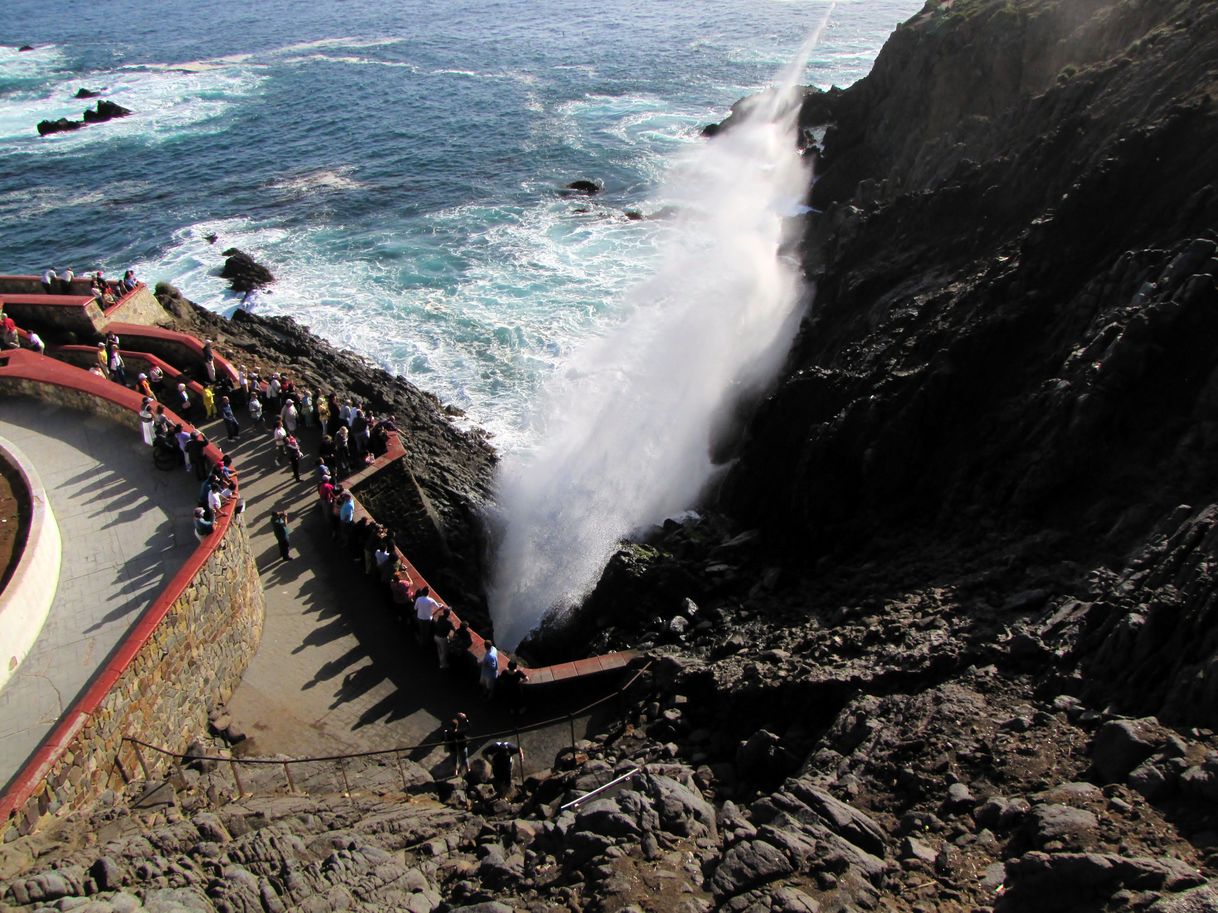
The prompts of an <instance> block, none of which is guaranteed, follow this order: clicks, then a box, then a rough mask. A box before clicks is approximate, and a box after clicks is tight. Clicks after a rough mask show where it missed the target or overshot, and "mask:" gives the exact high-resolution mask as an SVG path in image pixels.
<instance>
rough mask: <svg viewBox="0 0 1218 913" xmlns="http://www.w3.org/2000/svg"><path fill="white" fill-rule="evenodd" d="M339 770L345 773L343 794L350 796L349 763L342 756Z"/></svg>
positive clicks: (339, 760)
mask: <svg viewBox="0 0 1218 913" xmlns="http://www.w3.org/2000/svg"><path fill="white" fill-rule="evenodd" d="M338 772H339V773H340V774H342V775H343V795H344V796H347V797H348V798H350V796H351V784H350V783H348V782H347V765H346V764H345V763H344V761H343V759H342V758H339V759H338Z"/></svg>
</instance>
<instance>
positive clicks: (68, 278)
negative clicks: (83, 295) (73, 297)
mask: <svg viewBox="0 0 1218 913" xmlns="http://www.w3.org/2000/svg"><path fill="white" fill-rule="evenodd" d="M75 278H76V274H75V273H74V272H72V267H70V266H69V267H66V268H65V269H64V271H63V272H62V273H60V274H59V293H60V294H61V295H70V294H71V293H72V280H73V279H75Z"/></svg>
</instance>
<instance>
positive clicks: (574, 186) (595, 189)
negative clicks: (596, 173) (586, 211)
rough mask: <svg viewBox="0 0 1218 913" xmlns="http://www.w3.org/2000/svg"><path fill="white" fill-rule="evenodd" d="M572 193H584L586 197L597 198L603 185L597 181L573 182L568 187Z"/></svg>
mask: <svg viewBox="0 0 1218 913" xmlns="http://www.w3.org/2000/svg"><path fill="white" fill-rule="evenodd" d="M566 189H567V190H569V191H570V192H571V193H582V194H584V195H585V196H590V197H592V196H596V195H597V194H598V193H600V192H601V185H600V184H598V183H596V182H595V181H584V180H579V181H572V182H571V183H570V184H568V185H567V187H566Z"/></svg>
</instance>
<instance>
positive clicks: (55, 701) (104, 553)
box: [0, 397, 198, 783]
mask: <svg viewBox="0 0 1218 913" xmlns="http://www.w3.org/2000/svg"><path fill="white" fill-rule="evenodd" d="M0 435H3V436H4V437H6V438H8V439H9V440H10V441H12V442H13V443H14V444H15V445H16V446H17V448H18V449H19V450H21V451H22V452H23V453H24V454H25V455H26V457H27V458H28V459H29V460H30V462H31V463H33V465H34V467H35V468H36V470H37V471H38V474H39V476H40V477H41V479H42V484H43V485H44V486H45V487H46V490H47V493H48V498H49V500H50V502H51V509H52V510H53V511H54V513H55V519H56V521H57V522H58V523H59V530H60V535H61V537H62V539H63V560H62V564H61V567H60V572H59V587H58V589H57V590H56V593H55V601H54V603H53V604H52V606H51V612H50V615H49V616H48V617H47V621H46V624H45V626H44V627H43V629H42V632H41V634H40V635H39V637H38V640H37V641H36V642H35V644H34V647H33V649H32V650H31V652H30V654H29V655H28V656H27V657H26V659H25V661H24V662H22V664H21V665H20V666H19V667H18V669H17V672H16V673H15V674H14V675H13V677H12V678H11V679H10V680H9V682H8V684H7V685H6V686H5V687H4V689H3V690H0V783H5V782H7V781H8V780H9V778H10V777H11V776H12V775H13V774H14V773H15V772H16V771H17V769H18V767H19V766H20V765H21V763H22V762H23V761H25V759H26V758H27V757H29V755H30V754H31V753H32V752H33V750H34V749H35V748H36V747H37V745H38V742H39V741H40V740H41V739H42V737H43V736H45V735H46V734H47V732H48V731H49V730H50V728H51V726H52V725H53V724H54V723H55V721H56V720H57V719H58V718H59V715H60V713H62V712H63V710H64V709H65V708H66V707H67V706H68V705H69V704H70V703H71V701H72V699H73V698H74V697H75V696H76V695H77V694H78V693H80V691H81V690H83V688H84V687H85V685H86V683H87V682H88V681H89V679H90V678H91V677H92V675H93V673H94V672H95V671H96V670H97V669H98V667H100V666H101V664H102V662H103V661H104V660H105V658H106V657H107V656H108V655H109V653H110V651H111V650H112V649H113V648H114V646H115V644H117V643H118V641H119V640H120V639H121V638H122V636H123V634H125V633H126V632H127V630H128V629H129V628H130V627H131V625H132V624H133V623H134V622H135V621H136V619H137V618H138V617H139V615H140V612H141V610H142V609H144V608H146V607H147V606H148V605H150V604H151V603H152V601H153V600H154V599H155V598H156V596H157V594H158V593H159V592H160V591H161V589H162V588H163V587H164V585H165V584H166V583H168V582H169V579H170V578H171V577H172V576H173V574H174V572H175V571H177V569H178V568H179V567H180V566H181V565H182V563H183V561H185V560H186V558H187V556H189V555H190V553H191V552H192V551H194V548H195V545H196V542H195V538H194V533H193V532H192V530H191V523H190V514H191V508H192V507H193V505H194V501H195V499H196V497H197V495H198V483H197V482H196V481H195V480H194V476H193V475H192V476H187V475H186V473H185V471H180V472H162V471H160V470H158V469H156V467H154V466H153V464H152V457H151V453H150V451H149V448H148V447H147V446H146V445H145V444H144V443H143V440H142V439H141V438H140V435H139V432H138V431H136V430H135V429H134V428H125V427H123V426H121V425H119V424H117V423H115V422H113V421H109V420H107V419H103V418H99V417H97V416H94V415H90V414H89V413H85V412H80V411H77V410H75V409H68V408H63V407H56V406H53V405H50V404H48V403H47V402H45V401H43V400H36V399H29V398H25V397H5V399H4V403H3V409H2V411H0Z"/></svg>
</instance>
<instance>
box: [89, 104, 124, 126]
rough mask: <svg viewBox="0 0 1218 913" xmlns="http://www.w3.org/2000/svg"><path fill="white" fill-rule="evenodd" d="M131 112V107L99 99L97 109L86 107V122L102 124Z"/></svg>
mask: <svg viewBox="0 0 1218 913" xmlns="http://www.w3.org/2000/svg"><path fill="white" fill-rule="evenodd" d="M129 114H131V109H130V108H124V107H123V106H122V105H118V104H115V103H114V102H112V101H104V100H103V101H99V102H98V103H97V107H96V108H95V109H86V111H85V123H86V124H101V123H105V122H106V121H108V120H112V119H114V118H116V117H127V116H128V115H129Z"/></svg>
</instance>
